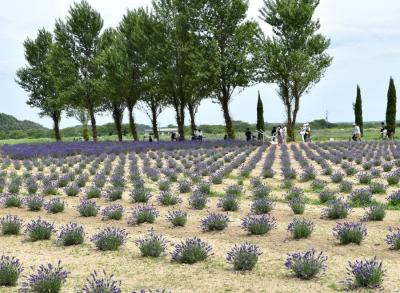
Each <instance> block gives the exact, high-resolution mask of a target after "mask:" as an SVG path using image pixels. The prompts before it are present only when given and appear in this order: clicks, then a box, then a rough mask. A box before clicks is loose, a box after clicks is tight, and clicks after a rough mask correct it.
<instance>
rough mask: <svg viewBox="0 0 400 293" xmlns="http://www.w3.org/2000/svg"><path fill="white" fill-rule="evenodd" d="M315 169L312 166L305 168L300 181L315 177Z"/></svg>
mask: <svg viewBox="0 0 400 293" xmlns="http://www.w3.org/2000/svg"><path fill="white" fill-rule="evenodd" d="M315 176H316V174H315V169H314V167H312V166H308V167H306V168H304V170H303V173H302V174H301V175H300V181H302V182H306V181H310V180H313V179H315Z"/></svg>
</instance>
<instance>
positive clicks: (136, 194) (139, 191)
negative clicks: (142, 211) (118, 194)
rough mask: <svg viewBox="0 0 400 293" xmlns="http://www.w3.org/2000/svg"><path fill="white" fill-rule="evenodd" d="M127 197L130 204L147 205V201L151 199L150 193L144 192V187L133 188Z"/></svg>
mask: <svg viewBox="0 0 400 293" xmlns="http://www.w3.org/2000/svg"><path fill="white" fill-rule="evenodd" d="M129 196H130V198H131V200H132V202H136V203H147V202H148V201H149V199H150V198H151V197H152V195H151V194H150V192H149V191H148V190H146V189H145V188H144V187H139V188H135V189H134V190H133V191H132V192H131V194H130V195H129Z"/></svg>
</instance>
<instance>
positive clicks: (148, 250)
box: [136, 230, 168, 257]
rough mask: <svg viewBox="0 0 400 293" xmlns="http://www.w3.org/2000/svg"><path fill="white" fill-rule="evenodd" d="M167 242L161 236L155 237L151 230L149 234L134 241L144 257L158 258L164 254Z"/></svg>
mask: <svg viewBox="0 0 400 293" xmlns="http://www.w3.org/2000/svg"><path fill="white" fill-rule="evenodd" d="M167 243H168V241H167V240H166V239H165V238H164V237H163V236H161V235H157V234H156V233H155V232H154V231H153V230H151V231H150V233H149V234H148V235H147V236H146V237H144V238H142V239H140V240H138V241H136V245H137V247H138V248H139V250H140V253H141V255H142V256H144V257H159V256H160V255H161V254H162V253H164V252H165V249H166V247H167Z"/></svg>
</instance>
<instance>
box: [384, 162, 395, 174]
mask: <svg viewBox="0 0 400 293" xmlns="http://www.w3.org/2000/svg"><path fill="white" fill-rule="evenodd" d="M382 169H383V172H390V171H392V169H393V165H392V164H391V163H389V162H386V163H384V164H383V166H382Z"/></svg>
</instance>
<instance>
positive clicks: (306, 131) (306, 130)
mask: <svg viewBox="0 0 400 293" xmlns="http://www.w3.org/2000/svg"><path fill="white" fill-rule="evenodd" d="M304 141H305V142H311V127H310V124H309V123H306V124H305V128H304Z"/></svg>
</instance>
